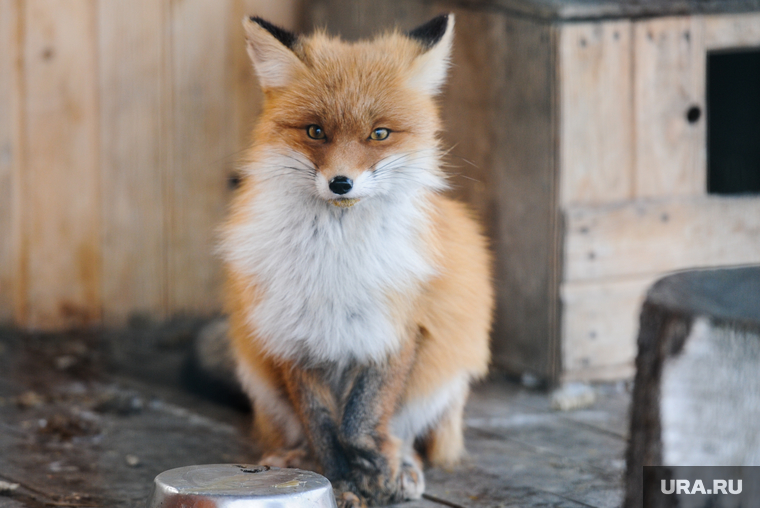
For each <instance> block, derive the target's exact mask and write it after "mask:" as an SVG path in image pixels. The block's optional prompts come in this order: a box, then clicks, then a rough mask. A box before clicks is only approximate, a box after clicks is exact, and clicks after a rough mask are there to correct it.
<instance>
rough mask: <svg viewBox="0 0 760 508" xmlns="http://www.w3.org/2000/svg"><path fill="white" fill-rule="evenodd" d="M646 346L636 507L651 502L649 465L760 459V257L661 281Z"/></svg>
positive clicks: (643, 337)
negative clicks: (646, 494)
mask: <svg viewBox="0 0 760 508" xmlns="http://www.w3.org/2000/svg"><path fill="white" fill-rule="evenodd" d="M638 349H639V352H638V355H637V358H636V367H637V372H636V380H635V386H634V391H633V403H632V404H633V406H632V409H631V415H632V417H631V427H630V429H631V440H630V443H629V447H628V450H627V473H626V501H625V506H626V507H628V508H633V507H638V506H641V502H642V499H641V496H642V492H641V485H642V470H643V468H642V466H656V465H669V466H698V465H705V464H709V465H716V466H725V465H734V466H740V465H747V466H757V465H760V446H759V445H758V441H757V420H758V418H760V408H759V407H758V405H757V400H758V398H759V397H760V379H759V378H758V376H757V371H758V367H760V265H757V266H752V267H743V268H732V269H722V270H702V271H688V272H682V273H677V274H674V275H671V276H668V277H666V278H664V279H662V280H660V281H658V282H657V284H655V285H654V286H653V287H652V288H651V290H650V291H649V292H648V294H647V299H646V302H645V304H644V306H643V309H642V312H641V326H640V332H639V337H638ZM705 373H709V375H705ZM727 415H730V417H727Z"/></svg>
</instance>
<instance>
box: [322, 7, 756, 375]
mask: <svg viewBox="0 0 760 508" xmlns="http://www.w3.org/2000/svg"><path fill="white" fill-rule="evenodd" d="M449 10H450V11H453V12H455V14H456V16H457V25H456V41H455V51H454V65H453V68H452V71H451V77H450V85H449V87H448V90H447V92H446V94H445V96H444V98H443V111H444V116H445V125H446V129H447V132H446V139H447V141H448V142H449V143H450V144H451V145H453V146H454V147H455V148H454V150H453V152H452V154H453V158H452V162H453V164H454V165H455V166H459V167H458V169H457V170H456V171H457V172H458V173H460V174H461V178H458V177H456V176H455V177H454V180H453V181H454V183H455V185H456V187H457V189H456V191H457V193H458V194H459V195H460V196H462V197H463V198H465V199H466V200H468V201H469V202H470V203H471V204H472V205H473V207H474V208H475V209H476V210H477V211H478V212H479V213H480V215H481V216H482V217H483V218H484V220H485V221H486V223H487V225H488V228H489V233H490V234H491V238H492V241H493V248H494V250H495V252H496V257H497V266H496V284H497V289H498V295H499V301H498V311H497V321H496V328H495V331H494V336H493V349H494V355H495V363H496V365H497V366H499V367H501V368H503V369H506V370H507V371H510V372H513V373H516V374H526V373H527V374H531V375H532V376H535V377H536V378H538V379H539V380H541V379H543V380H548V381H550V382H558V381H568V380H610V379H621V378H628V377H630V376H631V375H632V374H633V360H634V356H635V353H636V351H635V336H636V327H637V315H638V312H639V308H640V304H641V303H642V301H643V298H644V293H645V290H646V288H647V287H648V286H649V285H650V284H651V283H652V282H654V281H655V280H656V279H657V278H658V277H659V276H661V275H662V274H663V273H666V272H669V271H673V270H678V269H683V268H688V267H704V266H723V265H736V264H743V263H757V262H759V261H760V195H758V193H760V120H759V119H760V103H759V101H760V94H759V93H758V90H760V3H758V2H757V1H739V0H725V1H697V0H680V1H625V0H583V1H572V0H490V1H487V0H482V1H477V0H469V1H468V0H465V1H458V2H446V1H436V2H423V1H417V2H408V1H390V2H382V3H379V2H372V1H360V2H348V1H340V0H320V1H317V2H314V3H312V4H311V12H312V19H313V20H315V21H316V22H317V24H327V25H328V26H329V27H330V28H331V29H332V30H335V31H337V32H341V33H343V34H345V35H348V36H349V37H353V36H356V35H358V34H361V33H368V32H371V31H373V30H377V29H378V26H382V25H386V26H387V25H392V24H393V23H394V21H395V22H396V23H397V24H398V25H399V26H400V27H401V28H410V27H413V26H415V24H416V23H419V22H421V21H423V20H424V19H426V18H427V17H429V16H431V15H433V14H436V13H440V12H442V11H443V12H445V11H449ZM737 55H739V56H738V57H737ZM732 61H733V63H732ZM732 66H733V67H732ZM727 69H728V70H727ZM732 76H733V77H732ZM708 89H709V91H708ZM721 175H723V176H721Z"/></svg>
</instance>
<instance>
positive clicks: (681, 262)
mask: <svg viewBox="0 0 760 508" xmlns="http://www.w3.org/2000/svg"><path fill="white" fill-rule="evenodd" d="M565 225H566V229H565V231H566V239H565V251H564V252H565V265H564V268H565V270H564V274H565V280H566V281H570V282H572V281H591V280H603V279H605V278H609V277H623V276H642V275H657V274H663V273H665V272H668V271H673V270H678V269H683V268H685V267H710V266H713V267H714V266H722V265H739V264H750V263H758V262H760V235H758V231H760V198H758V197H754V196H746V197H717V196H701V197H693V198H683V199H672V200H653V201H642V202H632V203H624V204H620V205H614V206H608V207H572V208H570V209H568V210H567V212H566V214H565Z"/></svg>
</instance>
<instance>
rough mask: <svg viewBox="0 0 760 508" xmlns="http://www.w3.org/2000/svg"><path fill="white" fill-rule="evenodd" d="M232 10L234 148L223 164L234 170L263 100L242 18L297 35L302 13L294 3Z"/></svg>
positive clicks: (259, 0)
mask: <svg viewBox="0 0 760 508" xmlns="http://www.w3.org/2000/svg"><path fill="white" fill-rule="evenodd" d="M232 9H233V12H232V16H231V18H230V19H231V21H230V23H231V25H230V26H229V28H228V33H229V44H230V51H231V52H232V60H233V67H234V68H233V73H234V74H233V75H234V84H233V86H234V88H235V92H234V97H233V100H234V104H233V106H232V114H233V117H232V121H233V122H234V127H233V128H234V130H235V132H236V133H237V144H236V150H235V152H234V153H233V154H231V155H230V156H228V157H227V158H226V161H227V162H228V164H230V165H231V166H232V167H233V168H234V167H237V165H238V161H239V160H240V157H241V155H242V151H243V150H245V149H246V148H248V147H249V146H250V144H251V131H252V130H253V125H254V123H255V121H256V117H257V116H258V115H259V113H260V112H261V102H262V100H263V99H264V95H263V94H262V92H261V88H260V87H259V84H258V82H257V80H256V76H255V73H254V71H253V66H252V65H251V60H250V59H249V57H248V52H247V51H246V49H245V32H244V30H243V24H242V22H241V21H242V19H243V18H244V17H245V16H260V17H262V18H264V19H266V20H267V21H269V22H271V23H274V24H275V25H277V26H280V27H283V28H285V29H286V30H291V31H294V32H299V31H300V28H301V27H300V26H299V25H300V21H301V19H300V15H301V9H300V4H299V2H298V1H297V0H280V1H278V2H270V1H267V0H235V2H234V4H233V5H232ZM233 171H234V169H233Z"/></svg>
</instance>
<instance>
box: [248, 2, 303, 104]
mask: <svg viewBox="0 0 760 508" xmlns="http://www.w3.org/2000/svg"><path fill="white" fill-rule="evenodd" d="M243 27H244V28H245V34H246V47H247V49H248V56H250V57H251V61H252V62H253V68H254V69H255V70H256V75H257V76H258V77H259V83H260V84H261V88H264V89H267V88H282V87H285V86H287V85H288V83H289V82H290V80H291V79H292V78H293V76H294V75H295V73H296V72H297V71H298V70H299V69H301V68H302V67H303V66H304V64H303V62H302V61H301V60H300V59H299V58H298V56H296V54H295V53H294V52H293V48H294V47H295V45H296V44H297V42H298V36H297V35H295V34H293V33H291V32H288V31H287V30H284V29H282V28H280V27H278V26H275V25H273V24H272V23H269V22H268V21H265V20H263V19H261V18H259V17H250V18H244V19H243Z"/></svg>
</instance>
